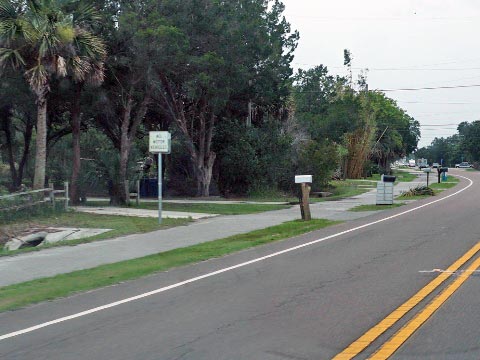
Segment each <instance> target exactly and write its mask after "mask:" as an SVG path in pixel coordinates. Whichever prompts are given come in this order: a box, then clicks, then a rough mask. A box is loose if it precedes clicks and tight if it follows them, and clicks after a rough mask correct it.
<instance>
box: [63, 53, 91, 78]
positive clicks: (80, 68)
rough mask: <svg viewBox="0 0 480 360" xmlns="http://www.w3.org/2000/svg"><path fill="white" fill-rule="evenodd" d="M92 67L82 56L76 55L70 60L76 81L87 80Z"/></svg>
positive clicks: (70, 67) (70, 68) (70, 66)
mask: <svg viewBox="0 0 480 360" xmlns="http://www.w3.org/2000/svg"><path fill="white" fill-rule="evenodd" d="M91 69H92V68H91V64H90V63H89V62H88V61H87V60H85V59H82V58H81V57H80V56H75V57H73V58H72V59H71V60H70V63H69V70H70V72H71V74H72V77H73V80H74V81H75V82H83V81H85V79H86V78H87V75H88V73H89V72H90V71H91Z"/></svg>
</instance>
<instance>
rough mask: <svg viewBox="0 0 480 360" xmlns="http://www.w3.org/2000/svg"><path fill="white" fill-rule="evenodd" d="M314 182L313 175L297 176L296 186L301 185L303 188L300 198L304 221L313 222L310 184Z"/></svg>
mask: <svg viewBox="0 0 480 360" xmlns="http://www.w3.org/2000/svg"><path fill="white" fill-rule="evenodd" d="M312 181H313V176H312V175H297V176H295V184H300V185H301V187H302V195H301V198H300V212H301V214H302V220H304V221H310V220H312V215H311V213H310V189H311V186H310V184H311V183H312Z"/></svg>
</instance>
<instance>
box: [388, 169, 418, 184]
mask: <svg viewBox="0 0 480 360" xmlns="http://www.w3.org/2000/svg"><path fill="white" fill-rule="evenodd" d="M393 175H395V176H396V177H397V182H398V181H400V182H412V181H414V180H416V179H417V178H418V176H417V175H415V174H410V173H409V172H406V171H394V172H393Z"/></svg>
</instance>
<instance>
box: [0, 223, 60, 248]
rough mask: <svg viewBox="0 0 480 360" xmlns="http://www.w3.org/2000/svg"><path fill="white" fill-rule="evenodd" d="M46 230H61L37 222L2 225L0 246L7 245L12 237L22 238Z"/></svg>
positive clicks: (48, 231)
mask: <svg viewBox="0 0 480 360" xmlns="http://www.w3.org/2000/svg"><path fill="white" fill-rule="evenodd" d="M41 231H44V232H46V233H49V234H50V233H56V232H59V231H61V230H59V229H56V228H52V227H50V226H47V225H39V224H35V223H23V224H12V225H3V226H0V248H2V247H3V245H5V243H7V242H8V241H10V239H11V238H17V239H18V238H20V237H23V236H27V235H31V234H35V233H38V232H41Z"/></svg>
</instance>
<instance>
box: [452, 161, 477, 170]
mask: <svg viewBox="0 0 480 360" xmlns="http://www.w3.org/2000/svg"><path fill="white" fill-rule="evenodd" d="M455 167H456V168H459V169H468V168H471V167H473V165H472V164H470V163H468V162H466V161H464V162H462V163H460V164H455Z"/></svg>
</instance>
